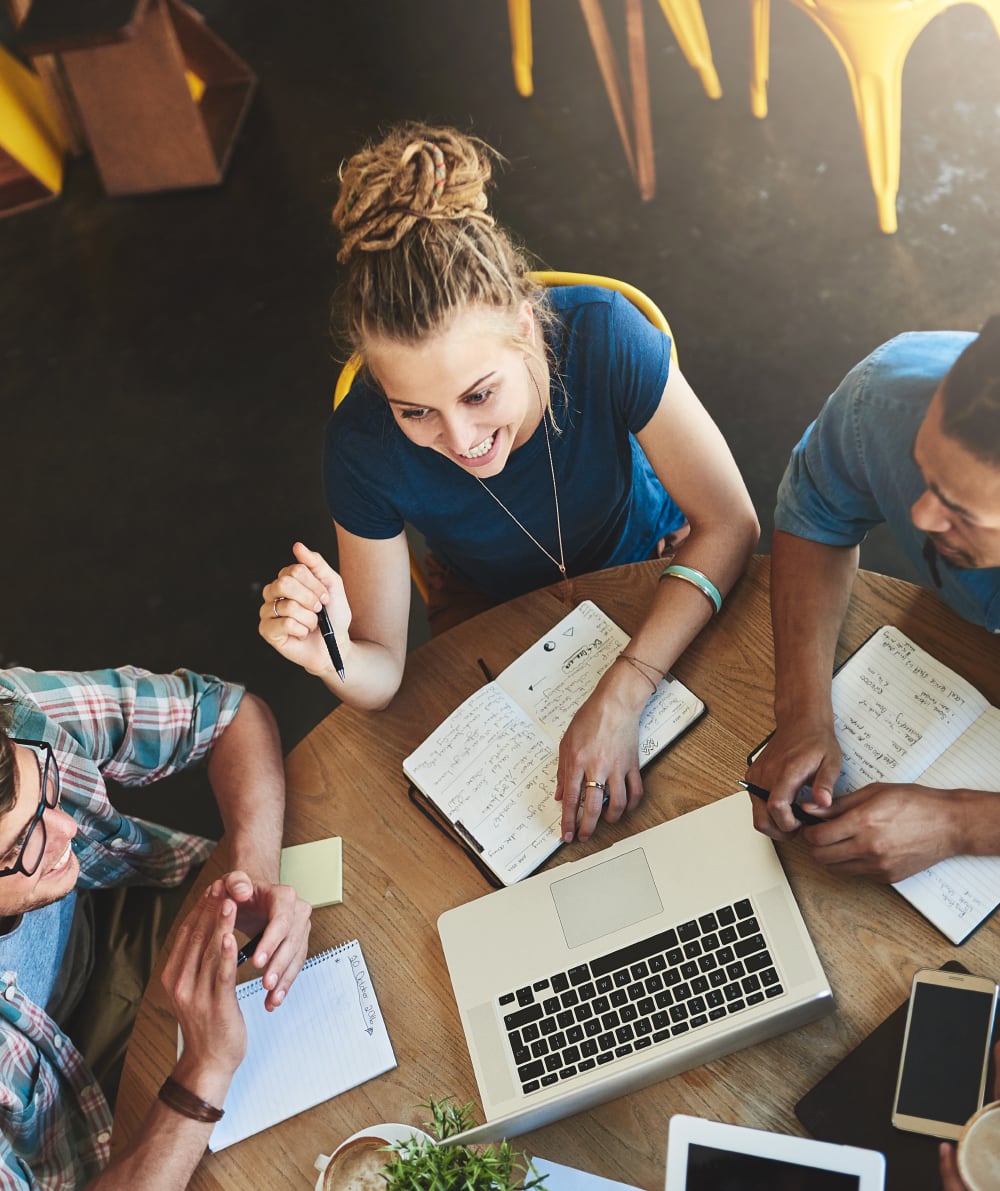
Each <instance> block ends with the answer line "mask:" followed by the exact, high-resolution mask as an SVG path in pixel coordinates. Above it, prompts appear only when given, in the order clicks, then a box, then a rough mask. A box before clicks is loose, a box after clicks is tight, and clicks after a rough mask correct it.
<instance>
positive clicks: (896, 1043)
mask: <svg viewBox="0 0 1000 1191" xmlns="http://www.w3.org/2000/svg"><path fill="white" fill-rule="evenodd" d="M942 967H943V968H944V969H945V970H946V971H949V972H966V971H968V969H967V968H965V967H963V966H962V965H961V964H959V963H955V962H951V963H946V964H943V965H942ZM908 1004H909V1000H908V999H907V1000H906V1001H904V1002H903V1004H902V1005H900V1007H899V1008H898V1009H897V1010H895V1012H893V1013H890V1014H889V1016H888V1017H887V1018H886V1019H885V1021H884V1022H882V1024H881V1025H880V1026H877V1027H876V1028H875V1029H874V1030H873V1031H872V1032H871V1033H870V1034H869V1035H868V1037H867V1038H865V1039H864V1041H863V1042H860V1043H859V1044H858V1045H857V1046H856V1047H855V1048H854V1050H852V1051H851V1052H850V1054H848V1055H847V1056H846V1058H844V1059H842V1060H841V1062H839V1063H838V1064H837V1066H836V1067H834V1069H833V1070H832V1071H831V1072H830V1073H829V1074H828V1075H826V1076H825V1077H824V1078H823V1079H821V1080H820V1082H819V1083H818V1084H817V1085H816V1086H815V1087H814V1088H813V1089H812V1091H810V1092H807V1093H806V1094H805V1095H804V1096H803V1097H802V1099H801V1100H800V1101H799V1102H798V1104H796V1106H795V1115H796V1116H797V1117H798V1118H799V1120H800V1121H801V1122H802V1124H803V1125H804V1126H805V1128H806V1129H807V1130H808V1131H809V1132H810V1133H811V1134H812V1136H813V1137H815V1138H818V1139H819V1140H820V1141H833V1142H839V1143H840V1144H841V1145H852V1146H863V1147H864V1148H865V1149H869V1150H880V1151H881V1152H882V1153H883V1154H885V1165H886V1174H885V1187H886V1191H925V1189H926V1191H939V1189H940V1187H941V1180H940V1177H939V1176H938V1145H939V1144H940V1143H939V1142H938V1140H937V1138H934V1137H924V1136H922V1135H921V1134H919V1133H904V1132H903V1131H902V1130H901V1129H896V1128H894V1127H893V1125H892V1100H893V1095H894V1094H895V1091H896V1076H897V1075H898V1073H899V1059H900V1055H901V1053H902V1050H903V1034H904V1032H905V1030H906V1010H907V1006H908ZM995 1038H996V1031H994V1039H995ZM986 1087H987V1097H986V1099H987V1100H989V1099H991V1098H992V1093H991V1092H990V1089H992V1087H993V1069H992V1064H991V1067H990V1072H989V1075H988V1076H987V1084H986Z"/></svg>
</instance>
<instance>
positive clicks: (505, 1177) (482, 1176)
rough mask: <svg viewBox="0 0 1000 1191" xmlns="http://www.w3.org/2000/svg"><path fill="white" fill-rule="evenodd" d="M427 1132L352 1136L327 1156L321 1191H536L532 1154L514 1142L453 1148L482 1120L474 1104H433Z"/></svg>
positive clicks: (321, 1166) (390, 1128)
mask: <svg viewBox="0 0 1000 1191" xmlns="http://www.w3.org/2000/svg"><path fill="white" fill-rule="evenodd" d="M421 1107H423V1108H426V1109H428V1110H429V1111H430V1114H431V1120H430V1121H427V1122H426V1129H427V1130H428V1132H424V1131H422V1130H420V1129H416V1128H411V1127H409V1126H406V1125H380V1126H373V1127H372V1128H369V1129H364V1130H362V1131H361V1132H360V1133H356V1134H354V1136H353V1137H349V1138H348V1139H347V1141H345V1142H343V1143H342V1144H341V1145H340V1146H338V1147H337V1149H336V1150H335V1151H334V1153H333V1155H331V1157H329V1158H328V1157H326V1155H323V1154H321V1155H320V1157H319V1158H317V1160H316V1167H317V1169H318V1170H320V1171H322V1172H323V1173H322V1174H321V1175H320V1178H319V1181H318V1182H317V1184H316V1187H317V1191H533V1189H534V1188H537V1187H538V1186H539V1184H541V1183H542V1181H543V1179H544V1177H545V1176H544V1175H542V1176H539V1175H536V1174H535V1171H534V1169H533V1168H532V1166H531V1162H530V1161H529V1159H528V1157H527V1155H526V1154H523V1153H519V1152H517V1151H515V1150H514V1149H513V1147H512V1146H511V1144H510V1142H508V1141H506V1140H505V1141H501V1142H499V1143H498V1144H496V1145H493V1144H490V1145H464V1144H462V1143H455V1144H449V1139H450V1138H453V1137H456V1136H457V1135H458V1134H459V1133H463V1132H464V1131H465V1130H466V1129H471V1128H472V1127H473V1126H474V1125H475V1124H476V1121H475V1119H474V1116H473V1110H472V1105H471V1104H466V1105H462V1106H459V1105H457V1104H455V1103H454V1102H453V1101H452V1100H451V1099H450V1098H449V1097H446V1098H445V1099H443V1100H434V1099H430V1100H428V1102H427V1103H426V1104H425V1105H422V1106H421Z"/></svg>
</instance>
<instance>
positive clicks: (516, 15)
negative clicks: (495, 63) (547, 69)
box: [507, 0, 535, 97]
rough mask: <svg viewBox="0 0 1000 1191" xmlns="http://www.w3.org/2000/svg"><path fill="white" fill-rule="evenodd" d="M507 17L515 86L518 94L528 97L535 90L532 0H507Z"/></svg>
mask: <svg viewBox="0 0 1000 1191" xmlns="http://www.w3.org/2000/svg"><path fill="white" fill-rule="evenodd" d="M507 17H508V20H509V21H510V44H511V50H512V62H513V66H514V86H515V87H516V88H517V93H518V95H524V96H525V97H527V96H529V95H533V94H534V91H535V85H534V81H533V80H532V77H531V67H532V54H531V0H507Z"/></svg>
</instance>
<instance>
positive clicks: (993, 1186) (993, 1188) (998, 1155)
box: [958, 1100, 1000, 1191]
mask: <svg viewBox="0 0 1000 1191" xmlns="http://www.w3.org/2000/svg"><path fill="white" fill-rule="evenodd" d="M958 1173H959V1174H960V1175H961V1176H962V1181H963V1182H964V1183H965V1185H966V1186H967V1187H968V1188H969V1191H997V1188H998V1187H1000V1100H994V1101H993V1102H992V1103H991V1104H984V1105H983V1107H982V1108H981V1109H980V1110H979V1111H978V1112H977V1113H975V1114H974V1115H973V1116H971V1117H969V1119H968V1120H967V1121H966V1122H965V1125H964V1126H963V1128H962V1133H961V1135H960V1137H959V1139H958Z"/></svg>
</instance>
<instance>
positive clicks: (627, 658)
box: [618, 649, 665, 691]
mask: <svg viewBox="0 0 1000 1191" xmlns="http://www.w3.org/2000/svg"><path fill="white" fill-rule="evenodd" d="M618 656H619V657H620V658H621V660H622V661H623V662H628V664H629V665H630V666H631V667H632V669H633V670H635V671H637V672H638V673H639V674H641V675H642V676H643V678H645V680H646V681H647V682H648V683H649V684H650V685H651V686H652V688H653V690H654V691H655V690H656V688H657V686H659V683H660V679H662V678H663V677H664V675H665V671H663V670H661V669H660V668H659V667H658V666H654V665H653V663H652V662H644V661H643V660H642V658H637V657H636V656H635V654H634V653H626V652H625V650H624V649H623V650H622V651H621V653H620V654H619V655H618ZM647 670H652V672H653V673H654V674H655V675H656V678H655V679H652V678H650V677H649V675H648V674H647V673H646V671H647Z"/></svg>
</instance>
